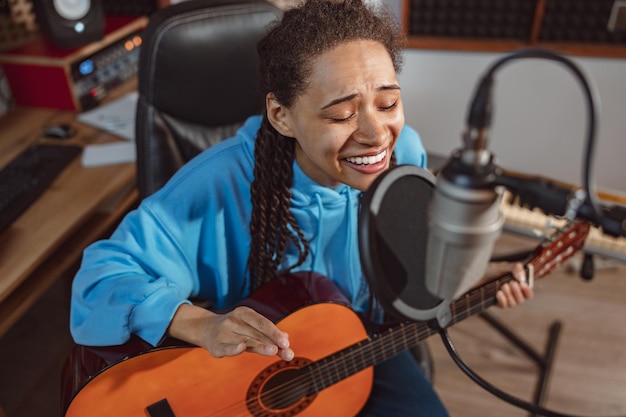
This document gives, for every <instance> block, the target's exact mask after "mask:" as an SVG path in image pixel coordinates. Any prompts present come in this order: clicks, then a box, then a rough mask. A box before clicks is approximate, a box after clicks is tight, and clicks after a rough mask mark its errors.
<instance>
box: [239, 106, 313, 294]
mask: <svg viewBox="0 0 626 417" xmlns="http://www.w3.org/2000/svg"><path fill="white" fill-rule="evenodd" d="M254 157H255V166H254V181H253V182H252V185H251V187H250V193H251V198H252V216H251V220H250V234H251V236H252V241H251V247H250V255H249V257H248V271H249V273H250V281H249V284H250V290H254V289H256V288H259V287H260V286H262V285H263V284H265V283H267V282H269V281H270V280H272V279H273V278H275V277H276V274H277V271H278V267H279V264H280V261H281V258H282V256H283V254H284V252H285V249H286V247H287V243H288V241H291V242H292V243H293V244H294V245H295V246H296V247H297V248H298V251H299V259H298V263H297V264H296V265H293V266H291V268H293V267H296V266H297V265H299V264H301V263H302V262H303V261H304V260H305V259H306V257H307V255H308V252H309V245H308V242H307V241H306V238H305V237H304V235H303V233H302V231H301V229H300V227H299V226H298V224H297V223H296V220H295V218H294V217H293V215H292V214H291V212H290V211H289V207H290V199H291V190H290V188H291V184H292V180H293V162H294V158H295V143H294V141H293V140H292V139H287V138H285V137H282V136H281V135H279V134H278V132H276V131H275V130H274V128H273V127H272V126H271V125H270V123H269V122H268V120H267V118H266V117H264V118H263V122H262V123H261V128H260V130H259V133H258V135H257V139H256V143H255V148H254ZM292 231H293V232H292ZM294 233H295V235H294Z"/></svg>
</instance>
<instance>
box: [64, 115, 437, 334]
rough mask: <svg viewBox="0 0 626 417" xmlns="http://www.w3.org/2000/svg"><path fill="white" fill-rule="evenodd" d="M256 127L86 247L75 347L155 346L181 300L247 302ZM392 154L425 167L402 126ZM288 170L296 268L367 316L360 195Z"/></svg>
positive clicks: (77, 281) (191, 166)
mask: <svg viewBox="0 0 626 417" xmlns="http://www.w3.org/2000/svg"><path fill="white" fill-rule="evenodd" d="M260 123H261V117H259V116H255V117H251V118H250V119H248V120H247V121H246V123H245V124H244V126H243V127H242V128H241V129H240V130H239V131H238V132H237V134H236V136H234V137H233V138H231V139H228V140H226V141H223V142H221V143H219V144H217V145H215V146H213V147H211V148H209V149H207V150H206V151H204V152H202V153H201V154H200V155H198V156H197V157H196V158H194V159H193V160H191V161H190V162H188V163H187V164H186V165H185V166H184V167H182V168H181V169H180V170H179V171H178V172H177V173H176V174H175V175H174V176H173V177H172V178H171V180H170V181H169V182H168V183H167V184H166V185H165V186H164V187H163V188H162V189H161V190H159V191H158V192H157V193H155V194H153V195H152V196H150V197H148V198H146V199H145V200H144V201H143V202H142V203H141V205H140V206H139V208H138V209H136V210H134V211H132V212H130V213H129V214H128V215H127V216H126V217H125V218H124V220H123V221H122V222H121V223H120V225H119V226H118V228H117V229H116V230H115V232H114V233H113V234H112V236H111V237H110V238H109V239H107V240H101V241H98V242H95V243H94V244H92V245H91V246H89V247H88V248H87V249H86V250H85V252H84V255H83V261H82V265H81V268H80V269H79V271H78V273H77V275H76V277H75V278H74V282H73V287H72V301H71V314H70V330H71V333H72V336H73V338H74V340H75V341H76V342H77V343H79V344H84V345H91V346H106V345H116V344H122V343H124V342H126V341H127V340H128V339H129V337H130V335H131V334H136V335H138V336H139V337H141V338H142V339H144V340H146V341H147V342H149V343H151V344H153V345H155V344H157V343H158V342H159V340H161V338H162V337H163V336H164V334H165V332H166V330H167V327H168V325H169V323H170V321H171V319H172V317H173V315H174V313H175V311H176V309H177V308H178V307H179V306H180V305H181V304H182V303H189V302H190V301H189V299H190V298H198V299H203V300H210V301H211V302H212V306H213V307H215V308H223V307H228V306H232V305H234V304H236V303H238V302H239V301H241V300H242V299H243V298H245V297H246V296H247V295H248V294H247V285H246V281H245V277H246V270H245V269H246V263H247V260H248V252H249V248H250V241H251V238H250V233H249V229H248V224H249V220H250V217H251V211H252V205H251V198H250V184H251V183H252V180H253V168H254V139H255V137H256V133H257V130H258V129H259V126H260ZM395 153H396V160H397V162H398V164H413V165H417V166H421V167H425V166H426V152H425V151H424V148H423V146H422V143H421V141H420V138H419V136H418V134H417V132H415V131H414V130H413V129H411V128H410V127H408V126H405V127H404V129H403V130H402V132H401V134H400V137H399V139H398V143H397V145H396V148H395ZM293 168H294V179H293V187H292V189H291V191H292V197H291V211H292V213H293V215H294V216H295V218H296V221H297V222H298V225H300V227H301V228H302V231H303V233H304V236H305V237H306V238H307V240H308V241H309V244H310V248H311V253H310V255H309V256H308V258H307V259H306V260H305V262H304V263H303V264H302V265H300V266H299V267H298V268H297V269H296V270H304V271H315V272H317V273H320V274H322V275H324V276H327V277H329V278H331V279H332V280H333V281H334V282H335V284H336V285H337V286H338V287H339V288H340V289H341V291H342V292H343V293H344V294H345V295H346V296H347V297H348V299H349V300H351V302H352V307H353V308H354V309H355V310H356V311H360V312H364V311H366V310H367V308H368V301H369V290H368V288H367V285H366V282H365V279H364V278H363V274H362V271H361V265H360V260H359V249H358V242H357V237H358V235H357V226H358V218H357V216H358V205H359V195H360V193H361V192H360V191H359V190H356V189H354V188H352V187H349V186H347V185H344V184H341V185H339V186H337V187H335V188H329V187H325V186H322V185H319V184H318V183H316V182H314V181H313V180H312V179H310V178H309V177H308V176H307V175H306V174H305V173H304V172H303V171H302V170H301V169H300V167H299V165H298V164H297V162H294V167H293ZM297 258H298V253H297V250H296V247H295V246H293V245H292V246H290V247H288V253H287V256H286V258H285V259H284V262H283V264H281V269H286V268H287V267H288V266H290V265H293V264H295V263H296V260H297Z"/></svg>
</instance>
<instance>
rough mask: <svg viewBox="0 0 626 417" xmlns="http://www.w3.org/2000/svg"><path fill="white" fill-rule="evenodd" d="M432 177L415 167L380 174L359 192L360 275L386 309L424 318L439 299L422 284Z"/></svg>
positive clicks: (393, 313)
mask: <svg viewBox="0 0 626 417" xmlns="http://www.w3.org/2000/svg"><path fill="white" fill-rule="evenodd" d="M434 188H435V177H434V175H432V174H431V173H430V172H429V171H427V170H425V169H423V168H419V167H417V166H414V165H400V166H396V167H394V168H392V169H389V170H388V171H386V172H384V173H383V174H381V175H380V176H379V177H378V178H377V179H376V181H374V183H373V184H372V185H371V186H370V188H369V189H368V190H367V191H366V192H365V193H364V194H363V197H362V200H361V209H360V212H359V249H360V253H361V265H362V268H363V273H364V275H365V279H366V280H367V282H368V284H369V286H370V289H371V291H372V293H373V294H374V296H375V297H376V299H377V300H378V301H379V302H380V304H381V305H382V307H383V309H384V310H385V312H386V313H388V314H390V315H391V316H392V317H395V318H396V319H399V320H428V319H431V318H433V317H435V316H436V312H437V310H438V309H439V307H440V306H441V303H442V300H440V299H439V298H437V297H435V296H433V295H432V294H431V293H430V292H429V291H428V290H427V289H426V284H425V270H426V268H425V267H426V243H427V240H428V217H429V216H428V206H429V204H430V201H431V199H432V197H433V195H434Z"/></svg>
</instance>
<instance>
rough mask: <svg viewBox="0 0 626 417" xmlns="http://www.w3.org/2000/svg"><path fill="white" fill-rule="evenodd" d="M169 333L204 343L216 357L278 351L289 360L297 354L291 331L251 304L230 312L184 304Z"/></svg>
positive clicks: (271, 354) (274, 352) (264, 353)
mask: <svg viewBox="0 0 626 417" xmlns="http://www.w3.org/2000/svg"><path fill="white" fill-rule="evenodd" d="M168 334H169V335H170V336H172V337H175V338H177V339H180V340H184V341H186V342H189V343H192V344H195V345H197V346H200V347H204V348H205V349H206V350H208V351H209V353H211V355H213V356H215V357H216V358H221V357H224V356H236V355H239V354H241V353H243V352H252V353H258V354H260V355H265V356H273V355H277V356H278V357H280V358H281V359H283V360H286V361H290V360H291V359H293V357H294V352H293V350H291V349H290V348H289V336H288V335H287V333H285V332H283V331H281V330H279V329H278V327H276V325H275V324H274V323H273V322H272V321H271V320H269V319H267V318H266V317H264V316H262V315H261V314H259V313H257V312H256V311H254V310H253V309H251V308H249V307H237V308H235V309H234V310H232V311H230V312H228V313H225V314H217V313H214V312H212V311H209V310H206V309H204V308H201V307H197V306H193V305H190V304H182V305H181V306H180V307H179V308H178V310H176V313H175V314H174V317H173V318H172V322H171V323H170V326H169V329H168Z"/></svg>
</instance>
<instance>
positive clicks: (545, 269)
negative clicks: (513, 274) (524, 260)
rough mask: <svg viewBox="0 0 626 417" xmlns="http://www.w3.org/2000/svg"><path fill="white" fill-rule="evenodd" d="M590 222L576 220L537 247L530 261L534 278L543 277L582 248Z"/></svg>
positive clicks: (529, 265) (529, 264)
mask: <svg viewBox="0 0 626 417" xmlns="http://www.w3.org/2000/svg"><path fill="white" fill-rule="evenodd" d="M589 229H590V226H589V223H587V222H582V221H576V222H571V223H568V224H566V225H565V226H563V227H562V228H561V229H558V230H557V231H556V232H555V233H554V234H553V235H552V236H550V237H549V238H548V239H547V240H546V241H545V242H544V243H542V244H541V245H540V246H538V247H537V249H535V252H534V254H533V259H532V261H530V262H529V263H528V267H529V268H532V275H533V276H534V278H541V277H543V276H545V275H547V274H548V273H550V272H551V271H552V270H553V269H554V268H555V267H557V266H558V265H560V264H562V263H563V262H565V261H566V260H567V259H569V258H571V257H572V256H573V255H574V254H575V253H576V252H578V251H579V250H581V249H582V247H583V246H584V244H585V239H586V238H587V235H588V234H589Z"/></svg>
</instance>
